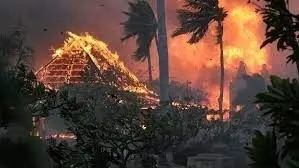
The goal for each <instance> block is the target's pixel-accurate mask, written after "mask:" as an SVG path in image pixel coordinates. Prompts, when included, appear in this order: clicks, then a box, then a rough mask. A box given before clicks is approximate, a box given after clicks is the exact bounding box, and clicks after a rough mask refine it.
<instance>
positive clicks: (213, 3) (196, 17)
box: [172, 0, 227, 114]
mask: <svg viewBox="0 0 299 168" xmlns="http://www.w3.org/2000/svg"><path fill="white" fill-rule="evenodd" d="M185 2H186V4H185V5H184V6H183V7H184V9H179V10H177V14H178V19H179V22H180V27H179V28H178V29H177V30H176V31H175V32H174V33H173V35H172V36H173V37H175V36H179V35H183V34H189V33H191V34H192V35H191V38H190V39H189V41H188V43H190V44H194V43H197V42H199V41H200V40H201V39H202V38H203V37H204V36H205V35H206V33H207V31H208V29H209V26H210V25H211V23H212V22H216V23H217V24H218V25H217V44H219V46H220V64H221V66H220V67H221V79H220V96H219V110H220V112H221V114H222V105H223V88H224V59H223V21H224V19H225V17H226V16H227V11H225V9H224V8H223V7H220V6H219V1H218V0H185Z"/></svg>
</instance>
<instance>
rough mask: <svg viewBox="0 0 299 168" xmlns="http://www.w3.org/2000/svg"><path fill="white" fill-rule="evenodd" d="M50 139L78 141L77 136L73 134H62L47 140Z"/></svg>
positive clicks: (47, 137)
mask: <svg viewBox="0 0 299 168" xmlns="http://www.w3.org/2000/svg"><path fill="white" fill-rule="evenodd" d="M50 138H54V139H62V140H75V139H77V138H76V136H75V135H74V134H72V133H60V134H53V135H49V136H46V139H50Z"/></svg>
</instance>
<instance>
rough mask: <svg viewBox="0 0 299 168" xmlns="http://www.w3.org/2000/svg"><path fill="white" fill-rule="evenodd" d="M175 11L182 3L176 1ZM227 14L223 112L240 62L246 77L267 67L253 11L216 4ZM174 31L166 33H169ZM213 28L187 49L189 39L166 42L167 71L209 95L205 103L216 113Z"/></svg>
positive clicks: (230, 1) (234, 3)
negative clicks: (168, 63)
mask: <svg viewBox="0 0 299 168" xmlns="http://www.w3.org/2000/svg"><path fill="white" fill-rule="evenodd" d="M177 2H178V3H177V8H181V7H182V4H183V2H184V1H182V0H177ZM220 4H221V6H223V7H225V8H226V10H228V11H229V13H228V17H227V18H226V20H225V23H224V39H223V40H224V59H225V90H224V108H225V109H228V108H229V82H230V81H231V80H232V78H233V77H234V76H235V74H236V70H237V68H238V66H239V62H240V61H244V62H245V63H246V66H247V68H248V69H247V70H248V72H249V73H258V72H260V70H261V69H262V65H263V64H267V67H268V68H270V69H271V66H270V65H269V64H268V60H267V52H266V50H260V48H259V46H260V44H261V43H262V41H263V37H264V35H263V32H262V31H261V30H263V27H262V26H263V22H262V19H261V17H260V16H259V15H258V14H257V13H255V9H254V8H253V7H252V6H250V5H248V4H247V3H246V2H245V1H242V2H241V1H239V0H220ZM174 29H175V27H173V28H172V30H170V33H171V32H172V31H173V30H174ZM215 33H216V29H215V25H211V27H210V31H209V32H208V34H207V36H206V37H205V38H204V39H203V40H202V41H200V42H199V43H197V44H195V45H189V44H188V43H187V40H188V39H189V38H190V36H188V35H186V36H179V37H176V38H170V40H169V52H170V66H171V67H170V68H171V69H170V71H171V74H174V75H175V77H176V79H178V80H180V81H185V80H192V81H194V82H192V85H193V87H200V88H202V89H204V90H205V91H206V92H207V93H208V94H209V95H208V99H209V101H208V102H206V103H207V104H208V106H209V107H210V108H215V109H218V97H219V80H220V71H219V70H220V68H219V67H220V62H219V46H218V45H216V44H215V43H216V38H215Z"/></svg>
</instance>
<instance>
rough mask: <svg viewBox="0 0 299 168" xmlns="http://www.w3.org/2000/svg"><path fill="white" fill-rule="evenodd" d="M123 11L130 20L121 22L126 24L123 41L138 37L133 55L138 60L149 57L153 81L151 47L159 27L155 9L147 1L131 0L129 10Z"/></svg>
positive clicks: (150, 78)
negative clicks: (133, 0)
mask: <svg viewBox="0 0 299 168" xmlns="http://www.w3.org/2000/svg"><path fill="white" fill-rule="evenodd" d="M123 13H124V14H125V15H127V16H128V20H127V21H126V22H124V23H121V24H122V25H123V26H124V36H123V37H122V38H121V41H125V40H128V39H129V38H133V37H137V39H136V43H137V46H138V47H137V50H136V51H135V52H134V54H133V57H134V59H136V60H137V61H145V60H146V59H147V63H148V75H149V82H150V83H152V80H153V75H152V65H151V54H150V48H151V44H152V41H153V39H154V38H155V39H156V43H157V36H156V32H157V27H158V26H157V20H156V18H155V14H154V11H153V10H152V8H151V6H150V5H149V3H148V2H147V1H145V0H139V1H136V2H129V12H123Z"/></svg>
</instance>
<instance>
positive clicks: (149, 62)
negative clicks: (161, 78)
mask: <svg viewBox="0 0 299 168" xmlns="http://www.w3.org/2000/svg"><path fill="white" fill-rule="evenodd" d="M147 66H148V80H149V83H150V84H152V82H153V73H152V60H151V53H150V52H149V54H148V56H147Z"/></svg>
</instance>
